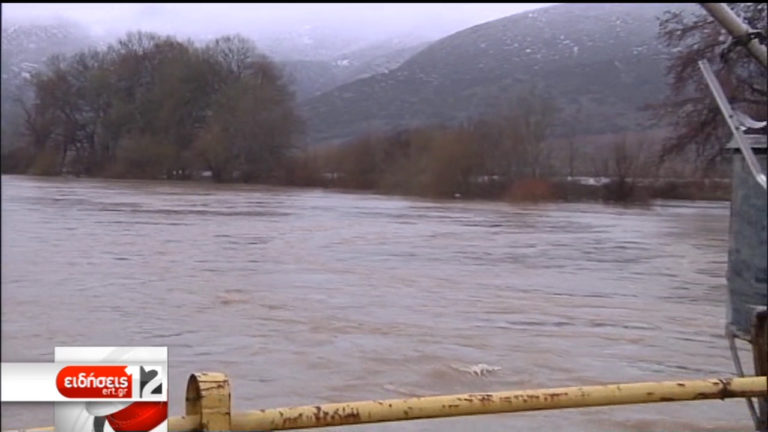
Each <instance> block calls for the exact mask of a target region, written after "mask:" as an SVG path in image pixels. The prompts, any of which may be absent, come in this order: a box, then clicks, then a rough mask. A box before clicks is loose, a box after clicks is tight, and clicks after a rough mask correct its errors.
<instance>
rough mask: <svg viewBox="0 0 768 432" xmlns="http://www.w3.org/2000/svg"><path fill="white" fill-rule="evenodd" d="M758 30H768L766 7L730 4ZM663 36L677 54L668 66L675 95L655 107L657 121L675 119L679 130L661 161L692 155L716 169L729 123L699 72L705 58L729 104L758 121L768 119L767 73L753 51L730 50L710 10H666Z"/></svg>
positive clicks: (672, 124)
mask: <svg viewBox="0 0 768 432" xmlns="http://www.w3.org/2000/svg"><path fill="white" fill-rule="evenodd" d="M728 5H729V7H731V8H732V9H733V10H734V11H735V12H736V13H737V14H738V15H740V16H741V18H742V19H744V20H745V21H746V22H747V23H748V24H749V25H750V26H751V27H752V28H757V29H760V30H761V31H762V32H763V33H764V34H765V32H766V28H767V26H766V4H765V3H728ZM659 38H660V40H661V42H662V43H663V44H664V45H665V46H666V47H667V48H668V49H670V50H671V52H672V55H671V57H670V58H669V61H668V64H667V75H668V76H669V78H670V92H669V94H668V95H667V96H666V97H665V98H664V100H663V101H662V103H660V104H658V105H654V106H652V107H651V108H652V109H654V110H655V113H656V115H657V117H658V118H659V119H661V120H664V121H669V120H671V126H673V128H674V131H673V134H672V136H671V137H670V139H669V140H668V141H667V142H666V143H665V145H664V147H663V149H662V153H661V157H662V159H665V158H667V157H669V156H670V155H675V154H682V153H686V152H692V153H693V154H694V155H695V156H696V158H697V159H698V160H700V161H702V162H704V166H711V165H712V164H713V163H714V162H715V161H716V160H717V158H718V155H719V151H720V149H721V148H722V144H723V142H724V141H725V140H726V139H727V137H728V136H729V135H728V130H727V127H726V123H725V121H724V120H723V118H722V115H721V114H720V111H719V110H718V108H717V105H716V103H715V101H714V99H713V98H712V96H711V95H710V93H709V90H708V88H707V86H706V83H705V81H704V79H703V77H702V75H701V72H700V71H699V68H698V65H697V63H698V61H699V60H702V59H705V60H707V61H709V62H710V64H712V65H713V69H714V71H715V74H716V75H717V77H718V79H719V80H720V82H721V84H722V85H723V90H724V91H725V92H726V95H727V96H728V98H729V100H731V101H732V102H734V103H735V104H736V105H737V106H738V107H739V109H741V110H743V111H746V112H747V113H749V114H750V115H752V116H753V117H756V118H758V119H761V120H764V119H765V118H766V104H767V102H768V99H767V98H766V96H767V93H766V87H765V70H764V69H763V68H762V66H760V65H759V63H757V62H756V61H754V59H752V58H751V57H750V55H749V53H748V52H747V51H746V50H745V49H743V48H740V47H737V46H727V45H726V44H727V42H728V41H729V37H728V35H727V33H726V31H725V30H724V29H722V28H721V27H720V26H719V25H718V24H717V23H716V22H715V21H714V20H713V19H712V18H711V17H710V16H709V15H708V14H707V13H706V12H704V11H703V10H702V11H701V12H699V13H694V14H688V13H686V12H683V11H670V12H666V13H665V15H664V16H663V17H662V19H661V21H660V23H659Z"/></svg>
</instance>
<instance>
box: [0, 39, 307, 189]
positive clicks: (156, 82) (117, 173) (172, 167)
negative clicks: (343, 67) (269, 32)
mask: <svg viewBox="0 0 768 432" xmlns="http://www.w3.org/2000/svg"><path fill="white" fill-rule="evenodd" d="M32 86H33V87H34V99H33V100H32V101H31V103H26V104H24V103H23V102H20V103H22V104H23V106H22V108H23V111H24V119H23V121H24V130H25V132H26V133H25V137H24V141H23V142H22V143H21V144H22V145H18V146H15V147H13V149H12V150H11V151H10V152H8V154H6V155H4V157H3V171H4V172H21V173H31V174H40V175H56V174H73V175H85V176H107V177H129V178H167V179H187V178H190V177H192V175H193V173H194V172H198V171H201V170H206V171H209V172H210V173H211V176H212V177H213V178H214V179H215V180H218V181H226V180H233V179H238V180H242V181H268V180H270V179H272V178H274V177H276V176H278V175H279V172H278V170H279V168H280V167H281V166H282V164H283V161H284V160H285V158H286V157H287V156H288V154H289V153H290V152H291V151H292V150H293V149H294V148H295V144H296V142H297V141H296V137H297V135H298V134H299V133H300V131H301V120H300V118H299V116H298V115H297V114H296V112H295V110H294V106H293V95H292V93H291V92H290V90H289V88H288V87H287V85H286V84H285V83H284V82H283V78H282V76H281V74H280V72H279V70H278V69H277V67H276V66H275V65H274V64H273V63H272V62H271V61H270V60H269V59H268V58H267V57H266V56H264V55H263V54H260V53H259V52H258V50H257V49H256V47H255V45H254V43H253V42H252V41H250V40H248V39H246V38H243V37H240V36H225V37H221V38H218V39H215V40H214V41H212V42H210V43H208V44H207V45H205V46H202V47H198V46H195V45H194V44H192V43H191V42H181V41H178V40H176V39H174V38H172V37H163V36H159V35H156V34H152V33H144V32H138V33H130V34H128V35H127V36H126V37H124V38H122V39H120V40H118V41H117V42H116V43H115V44H112V45H110V46H108V47H107V48H105V49H100V50H95V49H92V50H87V51H82V52H79V53H76V54H74V55H71V56H66V57H65V56H54V57H51V58H50V59H49V60H48V62H47V67H46V69H45V71H42V72H39V73H37V74H36V75H35V76H34V77H33V78H32Z"/></svg>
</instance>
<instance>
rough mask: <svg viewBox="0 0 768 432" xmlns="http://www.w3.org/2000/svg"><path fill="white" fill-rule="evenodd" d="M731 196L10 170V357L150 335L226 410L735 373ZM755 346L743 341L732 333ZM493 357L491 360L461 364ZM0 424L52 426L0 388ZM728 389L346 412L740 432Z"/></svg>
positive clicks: (178, 382) (443, 424)
mask: <svg viewBox="0 0 768 432" xmlns="http://www.w3.org/2000/svg"><path fill="white" fill-rule="evenodd" d="M727 230H728V204H727V203H714V202H671V201H668V202H656V203H654V204H653V205H652V206H650V207H648V208H620V207H611V206H605V205H601V204H545V205H509V204H504V203H490V202H469V201H430V200H421V199H411V198H402V197H385V196H376V195H367V194H348V193H338V192H331V191H322V190H315V189H284V188H266V187H256V186H233V185H229V186H216V185H209V184H200V183H166V182H142V181H105V180H83V179H64V178H55V179H47V178H35V177H18V176H3V177H2V361H4V362H9V361H52V360H53V349H54V346H57V345H58V346H66V345H72V346H81V345H105V346H113V345H152V346H156V345H161V346H168V347H169V353H170V361H169V363H170V407H171V414H172V415H180V414H182V413H183V399H184V396H183V392H184V388H185V385H186V379H187V376H188V375H189V374H190V373H193V372H196V371H221V372H226V373H227V374H229V376H230V378H231V382H232V391H233V407H234V409H235V410H236V411H238V410H246V409H258V408H271V407H281V406H290V405H305V404H315V403H323V402H342V401H348V400H364V399H381V398H394V397H403V396H412V395H429V394H449V393H462V392H480V391H500V390H513V389H526V388H542V387H560V386H571V385H589V384H601V383H615V382H629V381H653V380H668V379H673V380H674V379H696V378H705V377H721V376H730V375H733V366H732V364H731V361H730V357H729V354H728V349H727V343H726V340H725V339H724V337H723V328H724V325H725V302H726V291H725V279H724V274H725V270H726V254H727ZM743 354H744V356H745V357H746V358H747V359H748V358H749V357H747V355H748V353H747V352H744V353H743ZM478 363H485V364H488V365H492V366H496V367H500V368H501V369H500V370H498V371H495V372H493V373H490V374H488V375H487V376H485V377H478V376H473V375H471V374H469V373H467V372H464V371H462V370H460V369H461V368H466V367H468V366H471V365H474V364H478ZM2 408H3V414H2V427H3V428H11V427H31V426H43V425H50V424H53V423H52V422H53V409H52V406H51V405H49V404H41V405H33V404H7V403H6V404H3V407H2ZM750 428H751V422H750V420H749V416H748V412H747V410H746V406H745V404H744V402H743V401H742V400H727V401H719V400H717V401H696V402H677V403H663V404H648V405H634V406H620V407H607V408H586V409H571V410H562V411H540V412H532V413H518V414H501V415H490V416H474V417H464V418H450V419H440V420H419V421H412V422H399V423H390V424H376V425H368V426H354V427H344V428H337V429H336V430H339V431H356V430H360V431H373V430H382V431H401V430H407V431H465V430H485V431H509V430H531V431H534V430H535V431H539V430H574V431H618V430H622V431H623V430H627V431H724V430H728V431H731V430H732V431H748V430H751V429H750Z"/></svg>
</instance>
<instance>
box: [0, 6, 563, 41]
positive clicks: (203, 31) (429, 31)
mask: <svg viewBox="0 0 768 432" xmlns="http://www.w3.org/2000/svg"><path fill="white" fill-rule="evenodd" d="M550 4H551V3H464V4H462V3H445V4H440V3H369V4H365V3H357V4H355V3H325V4H322V3H320V4H318V3H294V4H290V3H271V4H270V3H253V4H242V3H234V4H226V3H225V4H221V3H207V4H206V3H203V4H198V3H193V4H184V3H166V4H162V3H160V4H158V3H114V4H108V3H102V4H84V3H48V4H46V3H11V4H3V5H2V7H3V21H4V22H5V21H37V22H41V21H42V22H45V21H51V20H54V19H56V18H65V19H69V20H74V21H77V22H80V23H82V24H83V25H85V26H86V27H87V28H88V29H89V30H90V31H92V32H93V33H95V35H97V36H113V35H120V34H123V33H125V32H126V31H128V30H137V29H141V30H149V31H155V32H160V33H172V34H176V35H179V36H208V35H217V34H223V33H233V32H241V33H244V34H271V33H274V32H276V31H278V30H280V29H283V30H285V29H290V30H296V29H302V28H306V26H311V27H312V30H314V31H322V32H339V33H341V34H360V35H361V36H363V33H361V32H364V34H365V36H364V37H366V38H369V37H374V36H377V35H380V34H381V35H385V36H387V35H397V34H403V33H414V32H418V33H420V34H422V35H424V36H431V37H440V36H443V35H447V34H449V33H453V32H455V31H458V30H461V29H463V28H466V27H469V26H472V25H475V24H480V23H482V22H486V21H490V20H493V19H496V18H501V17H504V16H507V15H511V14H514V13H517V12H521V11H525V10H530V9H535V8H539V7H544V6H548V5H550Z"/></svg>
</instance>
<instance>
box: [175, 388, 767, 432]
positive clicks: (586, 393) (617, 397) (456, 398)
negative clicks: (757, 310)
mask: <svg viewBox="0 0 768 432" xmlns="http://www.w3.org/2000/svg"><path fill="white" fill-rule="evenodd" d="M761 395H763V396H764V395H768V378H766V377H765V376H761V377H748V378H727V379H708V380H693V381H667V382H643V383H629V384H614V385H601V386H586V387H564V388H552V389H541V390H522V391H509V392H498V393H470V394H459V395H449V396H428V397H418V398H409V399H389V400H373V401H362V402H350V403H334V404H324V405H312V406H303V407H292V408H278V409H266V410H259V411H249V412H243V413H233V414H232V417H231V426H230V428H229V429H228V430H231V431H254V430H286V429H302V428H315V427H325V426H339V425H353V424H362V423H376V422H389V421H399V420H415V419H426V418H436V417H452V416H466V415H476V414H497V413H510V412H519V411H533V410H547V409H562V408H579V407H595V406H609V405H624V404H637V403H651V402H677V401H689V400H702V399H725V398H740V397H752V396H761ZM198 420H199V417H198V416H189V417H185V418H174V419H172V420H171V421H170V422H169V425H170V429H169V430H171V431H178V432H182V431H195V430H205V428H203V427H202V426H201V425H199V424H196V423H195V422H196V421H198ZM193 425H194V426H193Z"/></svg>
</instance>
